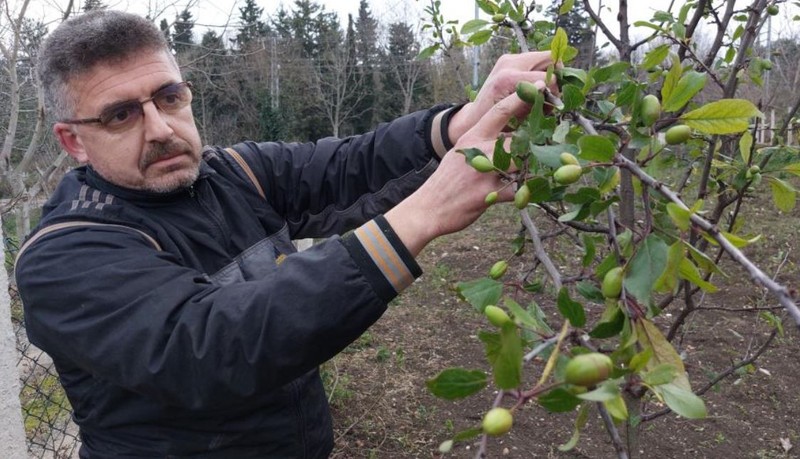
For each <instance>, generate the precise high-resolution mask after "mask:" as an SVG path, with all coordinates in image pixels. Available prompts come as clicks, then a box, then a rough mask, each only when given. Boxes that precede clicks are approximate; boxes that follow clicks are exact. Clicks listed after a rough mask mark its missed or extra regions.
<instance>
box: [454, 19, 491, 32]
mask: <svg viewBox="0 0 800 459" xmlns="http://www.w3.org/2000/svg"><path fill="white" fill-rule="evenodd" d="M487 24H489V21H485V20H483V19H472V20H471V21H467V22H465V23H464V25H463V26H461V33H462V34H464V35H469V34H471V33H474V32H477V31H479V30H481V29H482V28H483V27H484V26H486V25H487Z"/></svg>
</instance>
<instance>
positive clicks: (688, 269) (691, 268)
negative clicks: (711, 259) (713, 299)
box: [679, 258, 719, 293]
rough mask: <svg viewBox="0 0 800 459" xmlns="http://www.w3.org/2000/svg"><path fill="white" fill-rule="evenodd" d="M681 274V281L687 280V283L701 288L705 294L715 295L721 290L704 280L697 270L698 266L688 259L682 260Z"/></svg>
mask: <svg viewBox="0 0 800 459" xmlns="http://www.w3.org/2000/svg"><path fill="white" fill-rule="evenodd" d="M679 272H680V276H681V279H686V280H687V281H689V282H691V283H693V284H694V285H696V286H698V287H700V289H701V290H703V291H704V292H708V293H715V292H716V291H718V290H719V289H718V288H717V287H716V286H715V285H714V284H712V283H711V282H708V281H706V280H704V279H703V276H701V275H700V271H699V270H698V269H697V266H695V264H694V263H692V262H691V261H689V259H688V258H684V259H682V260H681V264H680V269H679Z"/></svg>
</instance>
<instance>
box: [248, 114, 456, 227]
mask: <svg viewBox="0 0 800 459" xmlns="http://www.w3.org/2000/svg"><path fill="white" fill-rule="evenodd" d="M445 108H446V106H437V107H434V108H433V109H431V110H428V111H422V112H417V113H412V114H410V115H406V116H404V117H401V118H398V119H396V120H394V121H392V122H390V123H384V124H381V125H380V126H378V128H377V129H376V130H375V131H373V132H370V133H368V134H364V135H360V136H353V137H348V138H345V139H338V138H332V137H331V138H325V139H322V140H319V141H317V142H316V143H281V142H263V143H254V142H245V143H242V144H238V145H235V146H234V149H236V150H237V151H238V152H239V153H240V154H241V155H242V156H243V157H244V158H245V160H246V161H247V162H248V164H249V165H250V166H251V167H252V169H253V171H254V174H255V175H256V177H257V179H258V181H259V183H260V185H261V187H262V188H263V189H264V191H265V193H266V195H267V200H268V201H269V202H270V204H271V205H272V206H273V207H274V208H275V209H276V210H277V211H278V212H279V213H280V214H281V215H283V217H284V218H285V219H286V221H287V222H288V223H289V231H290V233H291V236H292V238H295V239H296V238H303V237H327V236H330V235H333V234H342V233H344V232H345V231H348V230H350V229H353V228H354V227H356V226H358V225H360V224H362V223H364V222H365V221H367V220H369V219H370V218H373V217H374V216H376V215H378V214H380V213H383V212H385V211H386V210H388V209H390V208H391V207H393V206H394V205H395V204H397V203H398V202H400V201H401V200H402V199H403V198H405V197H406V196H408V195H409V194H411V193H412V192H413V191H414V190H416V189H417V188H418V187H419V186H420V185H421V184H422V183H423V182H424V181H425V180H426V179H427V178H428V176H430V174H431V173H433V171H434V170H435V169H436V166H437V165H438V160H439V157H440V155H441V154H443V152H442V151H441V150H442V148H445V147H443V146H442V145H445V146H446V145H447V144H448V142H449V141H448V140H447V139H446V138H445V139H444V142H443V141H442V136H441V133H440V131H439V129H438V128H437V127H436V126H438V124H437V122H438V121H439V120H440V119H441V118H442V116H441V115H442V114H443V113H445V112H443V109H445ZM434 133H435V134H436V135H434Z"/></svg>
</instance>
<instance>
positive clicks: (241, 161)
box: [225, 148, 267, 199]
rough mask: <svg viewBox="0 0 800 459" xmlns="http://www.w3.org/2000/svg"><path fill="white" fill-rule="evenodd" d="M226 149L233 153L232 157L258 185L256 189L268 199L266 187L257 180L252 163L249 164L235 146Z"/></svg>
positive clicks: (254, 183) (255, 184) (254, 184)
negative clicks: (251, 166)
mask: <svg viewBox="0 0 800 459" xmlns="http://www.w3.org/2000/svg"><path fill="white" fill-rule="evenodd" d="M225 151H227V152H228V154H229V155H231V158H233V159H234V160H235V161H236V162H237V163H239V166H241V168H242V170H244V173H245V174H246V175H247V178H249V179H250V181H251V182H253V186H254V187H256V191H257V192H258V194H259V195H260V196H261V197H262V198H263V199H267V195H266V194H265V193H264V189H263V188H261V184H260V183H258V180H256V174H254V173H253V169H251V168H250V165H249V164H247V161H245V160H244V158H243V157H242V155H241V154H240V153H239V152H238V151H236V150H234V149H233V148H226V149H225Z"/></svg>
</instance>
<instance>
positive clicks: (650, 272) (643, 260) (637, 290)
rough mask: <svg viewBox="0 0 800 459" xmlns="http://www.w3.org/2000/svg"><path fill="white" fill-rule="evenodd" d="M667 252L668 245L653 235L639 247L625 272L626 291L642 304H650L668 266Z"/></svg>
mask: <svg viewBox="0 0 800 459" xmlns="http://www.w3.org/2000/svg"><path fill="white" fill-rule="evenodd" d="M667 251H668V249H667V244H666V243H664V241H662V240H661V238H659V237H658V236H656V235H654V234H651V235H649V236H647V238H645V240H644V241H643V242H642V244H641V245H640V246H639V249H638V250H637V251H636V254H635V255H634V256H633V259H632V260H631V261H630V263H629V268H628V269H626V270H625V281H624V285H625V290H626V291H627V292H629V293H630V294H632V295H633V296H634V297H635V298H636V299H637V300H639V301H640V302H642V303H645V304H649V303H650V295H651V293H652V292H653V286H654V285H655V283H656V281H657V280H658V278H659V277H661V273H663V272H664V268H665V267H666V266H667Z"/></svg>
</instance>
